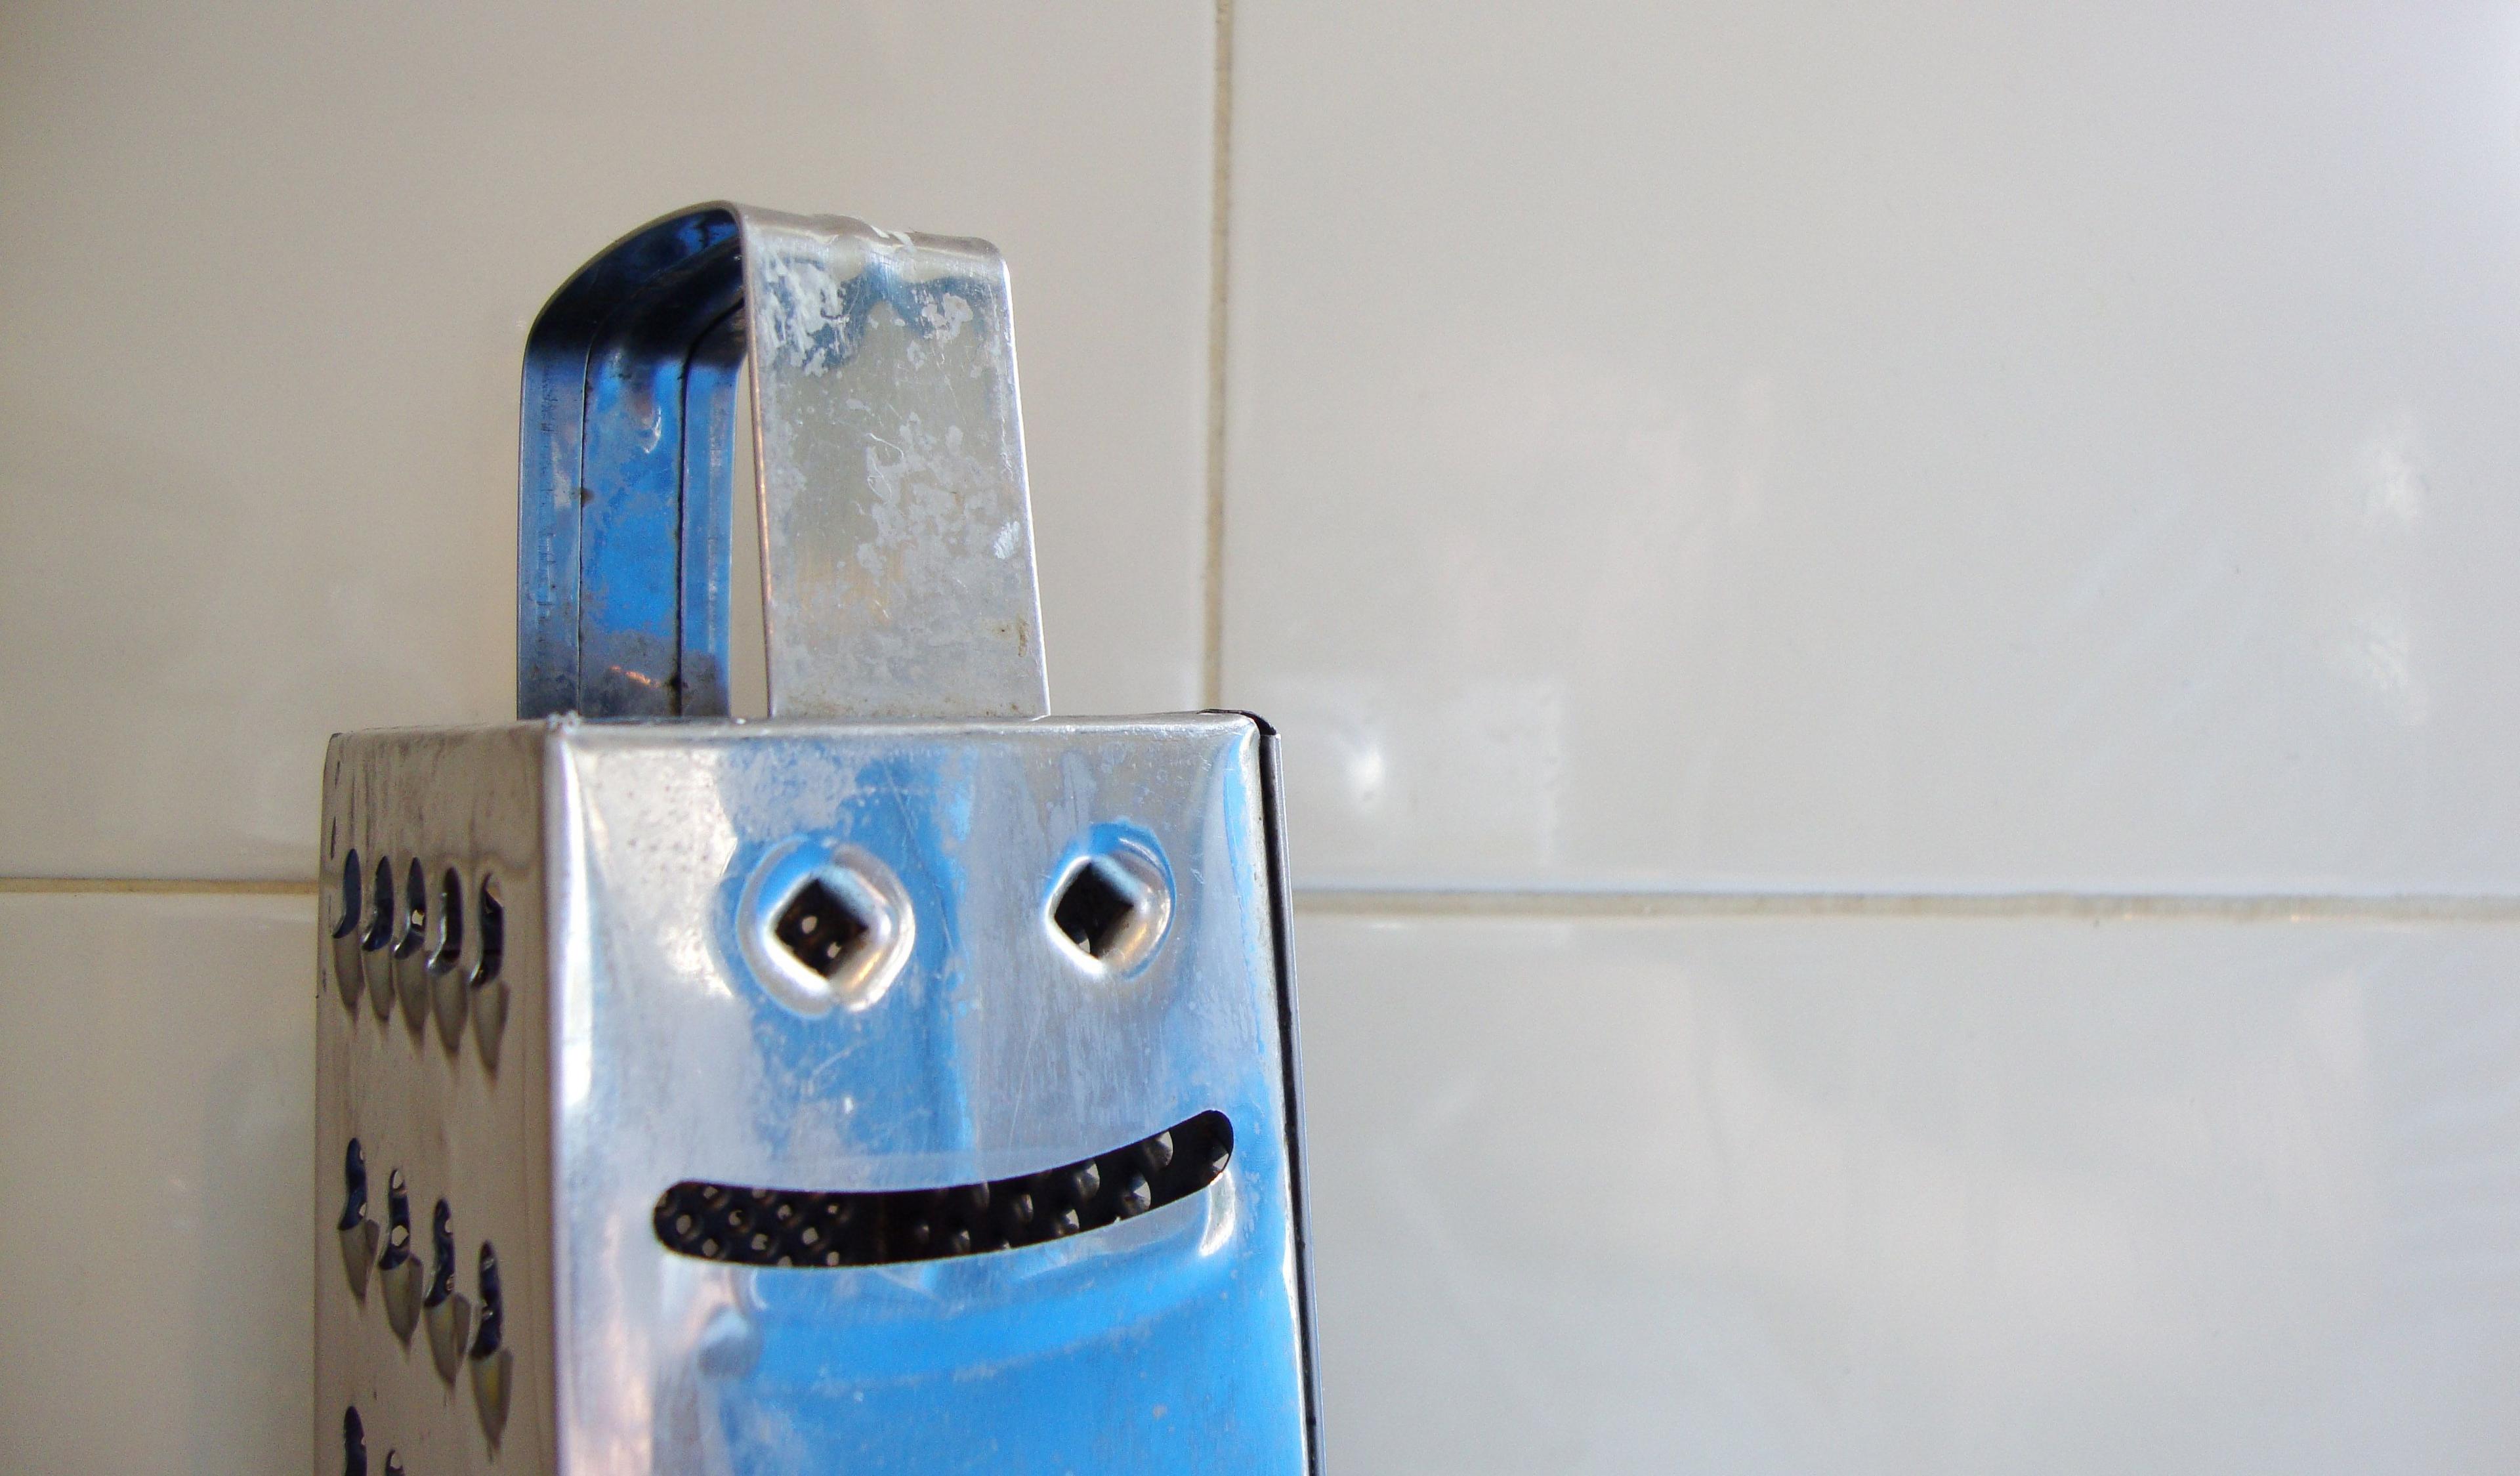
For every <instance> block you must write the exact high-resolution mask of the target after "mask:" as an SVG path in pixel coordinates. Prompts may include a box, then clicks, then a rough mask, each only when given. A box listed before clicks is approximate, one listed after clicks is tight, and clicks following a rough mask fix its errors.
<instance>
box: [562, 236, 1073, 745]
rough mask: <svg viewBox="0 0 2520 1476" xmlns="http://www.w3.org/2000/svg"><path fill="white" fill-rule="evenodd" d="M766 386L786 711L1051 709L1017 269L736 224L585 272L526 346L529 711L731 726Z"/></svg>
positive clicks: (774, 576)
mask: <svg viewBox="0 0 2520 1476" xmlns="http://www.w3.org/2000/svg"><path fill="white" fill-rule="evenodd" d="M738 373H748V374H749V375H750V377H751V378H750V385H751V390H752V407H753V410H752V424H751V426H750V430H751V433H752V437H753V450H754V466H755V468H756V476H757V481H758V487H759V492H760V507H761V527H760V537H761V540H762V600H763V624H764V627H765V630H766V634H767V637H768V646H769V663H768V665H769V678H770V710H771V713H772V715H773V716H780V717H855V718H905V717H942V718H979V717H1002V718H1026V717H1039V716H1041V715H1042V714H1044V713H1046V712H1047V711H1048V710H1049V705H1050V704H1049V691H1048V683H1047V679H1046V676H1045V670H1044V661H1043V654H1042V647H1041V602H1040V596H1039V593H1038V591H1037V587H1036V584H1035V579H1034V572H1033V553H1032V518H1031V509H1030V504H1029V501H1028V498H1027V495H1026V492H1025V486H1024V467H1023V420H1022V412H1021V409H1020V407H1019V403H1018V400H1017V395H1016V389H1015V364H1014V334H1013V324H1012V310H1011V306H1010V302H1009V297H1008V288H1007V273H1006V265H1005V263H1004V262H1003V261H1002V260H1001V259H1000V258H999V255H998V253H997V250H996V248H995V247H993V246H990V245H989V244H988V243H986V242H982V241H972V240H964V239H957V238H950V237H937V236H922V235H904V234H899V233H894V232H887V231H881V230H877V229H876V228H875V227H872V226H869V225H866V224H864V223H863V222H860V221H856V220H850V219H847V218H845V217H840V216H822V217H814V218H808V217H804V216H795V215H784V214H779V213H776V212H773V211H768V210H759V209H754V208H751V207H748V206H744V205H737V204H728V203H718V204H708V205H698V206H695V207H693V208H691V209H688V210H682V211H677V212H676V213H674V214H672V215H669V216H666V217H664V218H663V219H661V220H658V221H655V222H654V223H652V224H651V225H648V226H645V227H642V228H641V229H639V230H637V231H634V232H632V233H631V234H630V235H628V236H625V237H623V238H622V239H621V240H620V241H618V242H615V243H614V244H613V245H612V246H609V247H607V249H606V250H605V251H604V252H603V253H602V254H601V255H599V256H597V257H596V258H595V259H594V260H592V261H590V262H588V263H587V264H586V265H585V266H584V267H582V268H580V269H579V270H578V272H577V273H576V275H574V276H572V277H571V278H570V279H569V280H568V282H567V284H566V285H564V286H563V287H562V289H561V290H560V291H558V292H557V293H555V294H553V296H552V298H551V300H550V301H549V302H548V303H546V304H545V305H544V307H543V310H542V313H541V314H540V315H539V316H538V317H537V318H536V319H535V320H534V326H533V329H532V331H531V332H530V333H529V334H528V335H526V339H525V369H524V405H523V417H522V425H521V431H520V435H519V444H518V460H519V474H518V485H517V504H518V538H517V715H518V716H519V717H525V718H534V717H543V716H547V715H550V714H553V713H560V712H577V713H581V714H584V715H586V716H589V717H672V716H686V717H698V716H710V715H723V714H724V713H725V712H726V711H727V681H726V666H727V661H726V649H727V599H728V597H727V587H728V582H729V581H728V567H729V558H728V556H729V552H730V546H729V544H728V541H727V540H728V536H729V526H730V523H731V520H732V514H731V511H730V502H731V498H730V495H729V494H730V490H731V484H732V476H733V461H734V458H733V455H732V452H733V446H734V431H735V425H734V419H735V416H734V409H735V385H736V379H735V377H736V375H737V374H738Z"/></svg>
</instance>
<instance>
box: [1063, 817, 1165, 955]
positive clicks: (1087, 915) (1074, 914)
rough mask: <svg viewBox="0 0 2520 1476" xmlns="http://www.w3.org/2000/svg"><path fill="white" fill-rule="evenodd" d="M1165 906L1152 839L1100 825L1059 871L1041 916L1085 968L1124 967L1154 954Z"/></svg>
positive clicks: (1162, 872)
mask: <svg viewBox="0 0 2520 1476" xmlns="http://www.w3.org/2000/svg"><path fill="white" fill-rule="evenodd" d="M1172 910H1173V896H1172V877H1171V875H1170V873H1169V872H1167V871H1166V870H1165V867H1164V863H1163V860H1162V858H1161V857H1160V856H1159V855H1158V854H1157V853H1156V851H1155V849H1154V844H1153V841H1152V839H1151V838H1148V837H1143V836H1142V835H1141V834H1138V833H1132V832H1130V831H1128V830H1125V829H1123V828H1122V827H1115V826H1104V827H1096V831H1095V834H1094V835H1093V836H1092V837H1091V838H1090V839H1089V841H1088V847H1087V849H1086V850H1085V851H1084V852H1083V854H1081V855H1075V856H1073V857H1072V858H1071V859H1070V860H1069V861H1068V863H1067V865H1066V867H1065V868H1064V869H1063V870H1062V871H1061V872H1059V873H1058V877H1057V881H1056V883H1055V884H1054V885H1053V886H1052V888H1051V896H1050V901H1049V903H1048V905H1047V906H1046V907H1045V908H1044V909H1043V919H1044V921H1045V922H1046V923H1047V924H1048V925H1049V928H1050V934H1051V936H1052V938H1053V939H1055V940H1056V941H1057V942H1058V943H1059V944H1060V945H1061V946H1062V947H1064V948H1065V949H1066V950H1067V952H1068V954H1069V956H1070V957H1071V958H1072V959H1073V960H1074V961H1075V962H1077V963H1079V964H1082V965H1083V966H1084V967H1085V968H1086V970H1087V971H1088V972H1090V973H1094V974H1098V975H1110V974H1126V973H1129V972H1132V971H1134V970H1135V969H1137V968H1138V967H1139V966H1140V965H1141V964H1143V963H1145V962H1147V960H1148V959H1149V958H1151V957H1152V956H1153V955H1154V951H1155V946H1156V945H1157V944H1159V943H1161V942H1162V941H1163V937H1164V929H1165V928H1166V927H1167V926H1168V925H1169V924H1170V923H1171V921H1172Z"/></svg>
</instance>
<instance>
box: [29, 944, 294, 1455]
mask: <svg viewBox="0 0 2520 1476" xmlns="http://www.w3.org/2000/svg"><path fill="white" fill-rule="evenodd" d="M314 907H315V904H314V899H313V898H312V897H311V896H309V897H303V898H299V897H164V896H129V895H109V896H94V895H91V896H75V897H72V896H26V895H9V896H0V1104H5V1109H6V1110H5V1111H0V1122H5V1124H6V1127H5V1129H0V1185H7V1189H8V1201H9V1207H10V1208H9V1213H8V1215H7V1216H6V1217H0V1364H6V1366H7V1367H8V1369H9V1376H8V1378H7V1379H5V1380H0V1467H5V1468H6V1469H9V1470H13V1471H56V1472H88V1471H94V1472H129V1471H189V1472H194V1473H198V1476H227V1473H234V1476H268V1473H270V1472H274V1471H290V1470H298V1471H302V1470H305V1469H306V1468H307V1467H306V1462H307V1451H308V1447H307V1442H308V1439H309V1438H310V1434H309V1432H310V1429H311V1424H310V1421H311V1419H312V1414H311V1412H310V1407H309V1390H310V1389H311V1388H312V1387H313V1378H312V1368H311V1364H310V1360H311V1356H312V1340H313V1327H314V1303H313V1295H312V1287H313V1282H312V1281H311V1279H310V1277H311V1275H312V1274H313V1273H312V1269H311V1268H312V1264H313V1263H312V1261H311V1260H310V1258H309V1252H310V1247H311V1244H312V1242H311V1240H310V1239H309V1237H308V1226H307V1218H306V1217H307V1215H308V1214H309V1213H311V1209H310V1206H311V1205H312V1203H313V1185H312V1181H311V1178H310V1174H311V1162H312V1158H313V1153H314V1148H313V1140H312V1137H311V1132H312V1122H313V1112H314V1099H313V1096H314V1062H315V1053H314V1033H315V1032H314V1018H315V1016H314V1008H315V1002H314V978H315V973H314V959H315V939H314V928H313V925H312V924H313V921H314Z"/></svg>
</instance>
